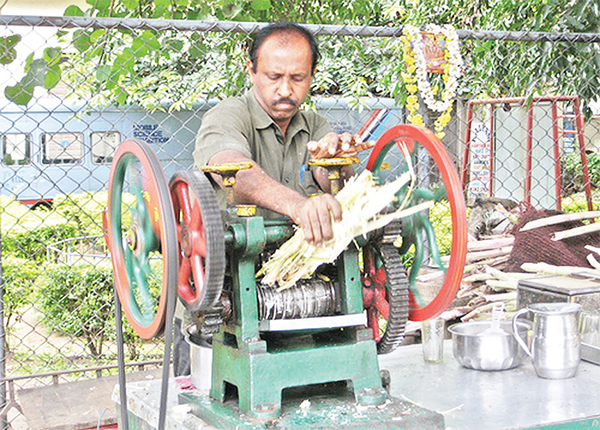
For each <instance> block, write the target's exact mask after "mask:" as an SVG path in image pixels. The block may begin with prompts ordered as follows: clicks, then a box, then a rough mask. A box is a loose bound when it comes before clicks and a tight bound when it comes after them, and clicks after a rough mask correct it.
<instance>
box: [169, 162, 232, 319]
mask: <svg viewBox="0 0 600 430" xmlns="http://www.w3.org/2000/svg"><path fill="white" fill-rule="evenodd" d="M169 188H170V190H171V197H172V199H173V207H174V209H175V222H176V224H177V235H178V238H179V275H178V282H177V291H178V293H179V297H180V298H181V300H182V301H183V303H184V304H185V306H186V307H187V308H188V309H190V310H191V311H206V310H208V309H209V308H211V307H212V306H213V305H214V304H215V303H216V302H217V301H218V300H219V298H220V296H221V290H222V289H223V279H224V276H225V263H226V260H225V240H224V234H223V221H222V219H221V211H220V209H219V205H218V204H217V198H216V196H215V192H214V190H213V188H212V185H211V184H210V182H209V180H208V178H207V177H206V176H205V175H204V174H203V173H201V172H198V171H182V172H177V173H176V174H175V175H174V176H173V177H172V178H171V181H170V183H169Z"/></svg>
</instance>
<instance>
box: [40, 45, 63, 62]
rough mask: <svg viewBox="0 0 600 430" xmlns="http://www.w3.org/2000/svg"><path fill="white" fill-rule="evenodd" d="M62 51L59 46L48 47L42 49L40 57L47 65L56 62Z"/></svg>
mask: <svg viewBox="0 0 600 430" xmlns="http://www.w3.org/2000/svg"><path fill="white" fill-rule="evenodd" d="M61 54H62V51H61V49H60V48H55V47H50V48H46V49H44V53H43V54H42V58H43V59H44V60H45V61H46V62H47V63H48V65H49V66H53V65H55V64H58V62H59V61H60V58H61Z"/></svg>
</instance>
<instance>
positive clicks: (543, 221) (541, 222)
mask: <svg viewBox="0 0 600 430" xmlns="http://www.w3.org/2000/svg"><path fill="white" fill-rule="evenodd" d="M598 217H600V211H589V212H577V213H570V214H560V215H554V216H549V217H546V218H539V219H536V220H533V221H529V222H528V223H527V224H525V225H524V226H523V227H522V228H521V230H519V231H527V230H533V229H535V228H540V227H546V226H549V225H555V224H562V223H564V222H569V221H579V220H582V219H590V218H598Z"/></svg>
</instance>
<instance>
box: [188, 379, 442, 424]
mask: <svg viewBox="0 0 600 430" xmlns="http://www.w3.org/2000/svg"><path fill="white" fill-rule="evenodd" d="M179 397H180V399H179V400H180V402H183V403H188V404H190V405H191V408H192V411H193V412H194V414H196V415H197V416H199V417H200V418H202V419H203V420H204V421H205V422H207V423H209V424H211V425H213V426H215V427H216V428H219V429H225V430H228V429H237V430H263V429H288V430H305V429H311V428H320V429H323V428H328V429H354V430H359V429H360V430H364V429H369V430H377V429H404V430H422V429H427V430H441V429H443V428H445V427H444V418H443V415H442V414H439V413H437V412H432V411H429V410H427V409H424V408H421V407H419V406H416V405H414V404H412V403H409V402H406V401H402V400H399V399H395V398H389V399H388V401H387V402H386V404H385V405H384V406H357V405H356V404H355V403H354V399H353V398H352V396H351V395H350V394H349V393H348V391H347V390H344V389H343V387H341V386H340V385H339V384H329V385H327V386H325V387H307V388H301V389H298V390H290V391H289V392H286V397H285V402H284V407H283V408H282V413H281V418H279V419H278V420H276V421H266V422H265V421H262V422H261V421H260V420H255V419H252V418H250V417H248V416H247V415H244V414H242V413H241V412H240V410H239V408H238V406H237V404H236V403H235V401H232V400H228V401H226V402H224V403H221V402H218V401H216V400H214V399H211V398H210V397H209V396H206V395H201V394H200V393H198V392H188V393H183V394H180V395H179Z"/></svg>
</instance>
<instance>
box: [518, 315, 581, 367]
mask: <svg viewBox="0 0 600 430" xmlns="http://www.w3.org/2000/svg"><path fill="white" fill-rule="evenodd" d="M580 310H581V305H579V304H577V303H535V304H531V305H529V306H528V307H527V308H525V309H521V310H520V311H518V312H517V313H516V314H515V315H514V317H513V320H512V323H513V333H514V336H515V338H516V340H517V342H518V343H519V345H520V346H521V348H523V349H524V350H525V352H526V353H527V355H529V356H530V357H531V358H532V359H533V367H534V369H535V371H536V373H537V374H538V376H540V377H541V378H548V379H564V378H570V377H572V376H574V375H575V372H577V367H578V366H579V361H580V360H581V341H580V338H579V329H578V322H579V312H580ZM527 313H532V314H533V338H532V342H531V350H530V349H529V348H528V347H527V344H526V343H525V341H524V340H523V338H522V337H521V336H519V331H518V330H517V319H518V318H519V317H520V316H521V315H525V314H527Z"/></svg>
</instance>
